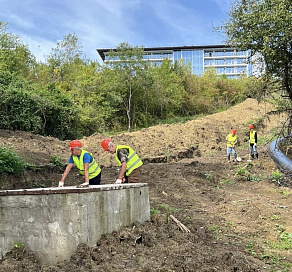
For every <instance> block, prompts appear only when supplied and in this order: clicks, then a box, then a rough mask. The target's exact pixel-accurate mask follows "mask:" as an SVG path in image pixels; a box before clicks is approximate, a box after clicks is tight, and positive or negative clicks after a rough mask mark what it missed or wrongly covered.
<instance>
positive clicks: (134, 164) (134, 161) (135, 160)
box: [116, 145, 143, 176]
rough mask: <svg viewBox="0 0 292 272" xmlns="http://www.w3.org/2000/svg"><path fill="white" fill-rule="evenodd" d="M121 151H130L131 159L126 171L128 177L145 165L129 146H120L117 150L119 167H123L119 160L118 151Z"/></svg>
mask: <svg viewBox="0 0 292 272" xmlns="http://www.w3.org/2000/svg"><path fill="white" fill-rule="evenodd" d="M119 149H128V150H129V157H128V159H127V169H126V176H129V175H130V174H131V173H132V172H133V170H135V169H137V168H138V167H140V166H141V165H143V162H142V161H141V159H140V158H139V156H138V155H137V153H136V152H135V151H134V150H133V149H132V148H131V147H129V146H127V145H118V146H117V149H116V160H117V162H118V165H119V166H122V163H121V161H120V160H119V158H118V151H119Z"/></svg>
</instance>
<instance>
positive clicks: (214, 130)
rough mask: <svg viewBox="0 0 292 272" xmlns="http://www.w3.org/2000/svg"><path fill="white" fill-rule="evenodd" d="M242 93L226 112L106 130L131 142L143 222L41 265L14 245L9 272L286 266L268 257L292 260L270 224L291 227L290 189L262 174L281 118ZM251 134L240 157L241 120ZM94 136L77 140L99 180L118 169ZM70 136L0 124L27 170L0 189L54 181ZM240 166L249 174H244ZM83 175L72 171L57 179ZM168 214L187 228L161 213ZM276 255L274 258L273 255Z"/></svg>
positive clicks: (271, 168)
mask: <svg viewBox="0 0 292 272" xmlns="http://www.w3.org/2000/svg"><path fill="white" fill-rule="evenodd" d="M273 111H274V107H273V106H272V105H271V104H268V103H262V104H258V102H257V101H256V100H253V99H247V100H246V101H245V102H243V103H241V104H239V105H237V106H234V107H232V108H230V109H228V110H227V111H224V112H220V113H216V114H213V115H210V116H207V117H204V118H199V119H196V120H192V121H188V122H186V123H184V124H176V125H159V126H155V127H150V128H147V129H142V130H141V131H136V132H132V133H123V134H120V135H115V136H113V137H112V139H113V141H114V142H115V143H117V144H127V145H130V146H132V147H133V148H134V149H135V150H136V151H137V153H138V154H139V155H140V157H141V158H142V159H143V161H144V165H143V173H142V178H141V182H146V183H148V185H149V189H150V205H151V220H150V221H149V222H145V223H144V224H138V223H137V224H133V225H132V226H129V227H127V228H124V229H122V230H120V231H119V232H114V233H111V234H107V235H104V236H103V237H102V238H101V239H100V240H99V241H96V246H95V247H88V246H86V245H85V244H80V245H79V247H78V249H77V251H76V252H75V254H73V256H72V257H71V260H70V261H68V262H60V263H58V264H56V265H46V266H41V265H40V264H39V263H38V262H37V260H36V258H35V256H34V255H33V253H32V252H30V251H29V248H26V247H24V248H20V249H19V248H13V249H11V251H10V252H8V253H7V254H6V255H5V256H3V257H2V259H1V260H0V272H8V271H13V272H14V271H28V272H32V271H45V272H48V271H51V272H53V271H70V272H75V271H76V272H77V271H109V272H111V271H144V272H148V271H149V272H150V271H160V272H162V271H163V272H170V271H198V272H203V271H204V272H211V271H214V272H215V271H220V272H222V271H223V272H225V271H226V272H227V271H230V272H231V271H289V270H280V269H281V267H278V266H277V263H276V262H275V257H273V256H276V255H275V254H277V256H281V258H282V259H280V260H282V261H283V262H286V263H292V255H291V252H289V250H288V251H287V250H279V249H274V248H273V246H272V245H273V244H275V243H280V240H279V226H283V227H285V231H286V232H287V233H292V225H291V218H292V210H291V207H292V197H291V194H292V190H291V188H290V184H289V182H287V183H286V184H285V185H286V186H277V184H275V183H274V182H272V181H271V178H270V177H271V175H272V174H273V173H275V171H276V170H277V169H276V165H275V163H274V162H273V161H272V160H271V158H270V157H269V155H268V152H267V148H268V144H269V141H270V140H271V139H272V136H273V135H274V134H275V132H276V131H277V130H279V128H280V127H281V124H282V123H283V122H284V121H285V116H284V115H278V114H271V112H273ZM251 123H254V124H255V125H256V128H257V131H258V135H259V144H258V146H259V147H258V149H259V159H258V160H254V161H252V162H251V163H248V162H247V160H248V143H247V138H248V126H249V124H251ZM234 128H235V129H237V131H238V137H239V147H238V153H239V156H240V157H241V158H242V161H241V162H233V163H228V162H227V159H226V141H225V137H226V135H227V134H228V133H229V132H230V130H231V129H234ZM104 137H105V136H104V135H101V134H96V135H92V136H90V137H85V138H83V139H81V141H82V142H83V144H84V148H85V149H86V150H88V151H90V152H92V153H93V154H94V156H95V158H96V159H97V160H98V161H99V163H100V165H101V166H102V169H103V171H102V183H103V184H107V183H113V182H114V181H115V178H116V175H117V168H116V162H115V159H114V157H113V156H112V155H110V154H107V153H105V152H103V150H102V148H101V145H100V143H101V140H102V139H103V138H104ZM69 143H70V141H60V140H58V139H56V138H52V137H43V136H39V135H33V134H30V133H25V132H21V131H7V130H0V144H1V145H2V146H7V145H9V146H12V147H14V149H15V150H16V151H17V152H18V154H20V155H21V156H22V157H23V158H25V160H26V161H27V162H29V163H31V164H33V165H35V167H32V169H30V170H29V171H27V172H26V173H25V174H22V175H20V176H9V175H8V176H3V175H2V176H1V180H0V185H1V188H0V189H2V190H3V189H16V188H32V187H34V188H35V187H44V186H46V187H51V186H57V184H58V181H59V180H60V177H61V175H62V172H63V168H62V166H61V165H60V166H56V165H55V164H53V163H52V156H57V157H59V158H61V159H62V162H63V163H66V162H67V161H68V159H69V156H70V152H69V150H68V146H69ZM245 170H248V171H245ZM81 182H83V180H82V177H80V176H79V175H78V172H77V171H76V169H75V170H73V171H72V172H71V173H70V175H69V177H68V179H67V180H66V183H65V184H66V185H77V184H79V183H81ZM170 215H173V216H175V218H177V219H178V220H179V221H180V222H181V223H183V224H184V225H185V226H186V227H187V228H188V229H189V230H190V233H187V232H183V231H182V230H181V229H180V228H179V227H178V225H177V224H176V223H175V222H174V221H173V220H172V219H170ZM278 260H279V259H278Z"/></svg>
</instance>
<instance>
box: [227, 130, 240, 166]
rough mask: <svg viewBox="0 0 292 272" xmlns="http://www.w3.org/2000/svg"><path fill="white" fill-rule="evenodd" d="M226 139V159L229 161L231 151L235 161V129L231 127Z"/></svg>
mask: <svg viewBox="0 0 292 272" xmlns="http://www.w3.org/2000/svg"><path fill="white" fill-rule="evenodd" d="M226 141H227V159H228V162H230V155H231V152H232V154H233V156H234V161H236V158H237V153H236V144H237V130H236V129H233V130H232V133H229V134H228V135H227V137H226Z"/></svg>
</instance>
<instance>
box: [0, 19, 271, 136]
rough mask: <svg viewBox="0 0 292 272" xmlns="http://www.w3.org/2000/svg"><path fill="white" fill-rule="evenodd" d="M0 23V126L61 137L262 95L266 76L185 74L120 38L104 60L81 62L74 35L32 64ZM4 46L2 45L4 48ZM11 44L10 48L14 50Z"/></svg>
mask: <svg viewBox="0 0 292 272" xmlns="http://www.w3.org/2000/svg"><path fill="white" fill-rule="evenodd" d="M7 30H8V29H7V25H6V24H4V23H1V22H0V49H1V48H3V47H4V46H6V47H5V50H4V51H3V52H2V51H1V54H0V98H1V101H0V128H2V129H15V130H16V129H17V130H24V131H29V132H33V133H36V134H41V135H45V136H47V135H50V136H53V137H57V138H59V139H73V138H81V137H82V136H89V135H92V134H93V133H96V132H99V133H107V132H108V131H113V132H119V131H125V130H132V129H137V128H143V127H148V126H151V125H154V124H157V123H171V122H174V121H175V120H189V119H194V118H196V116H200V115H202V114H210V113H213V112H218V111H220V110H222V109H226V108H228V107H230V106H232V105H234V104H236V103H239V102H241V101H242V100H243V99H245V98H246V97H247V96H249V97H256V98H258V97H260V95H261V94H262V92H261V90H264V89H266V88H267V86H269V84H268V83H267V81H264V80H261V79H255V78H241V79H237V80H231V79H228V78H227V77H226V76H218V75H217V74H216V72H215V71H214V70H210V71H207V72H206V73H205V74H204V75H203V76H197V75H192V74H191V69H190V66H189V65H185V64H184V63H183V61H181V62H175V63H172V61H171V60H169V59H165V60H164V61H163V63H162V65H161V66H151V65H149V62H147V61H145V60H144V59H143V58H144V51H143V47H132V46H130V45H129V44H128V43H121V44H120V45H118V46H117V50H116V51H112V52H110V53H109V57H110V59H112V60H116V59H117V58H118V59H120V60H121V61H112V62H111V61H110V62H108V64H106V65H103V66H101V65H99V64H98V63H97V62H94V61H90V60H88V59H86V57H85V55H84V54H83V52H82V45H81V44H80V43H79V41H78V37H77V36H76V35H75V34H68V35H66V36H65V37H64V39H63V40H62V41H60V42H58V43H57V45H56V47H55V48H53V49H52V52H51V54H50V55H48V56H47V58H46V62H45V63H36V62H35V61H34V57H33V56H32V55H31V54H30V52H29V50H28V49H27V48H26V47H25V46H23V44H22V42H21V41H20V40H19V38H18V37H17V36H13V35H12V34H10V33H9V32H8V31H7ZM6 49H7V50H6ZM14 49H15V50H14Z"/></svg>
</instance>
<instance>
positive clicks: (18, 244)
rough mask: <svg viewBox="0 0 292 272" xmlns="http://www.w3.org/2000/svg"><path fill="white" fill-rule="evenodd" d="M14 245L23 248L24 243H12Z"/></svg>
mask: <svg viewBox="0 0 292 272" xmlns="http://www.w3.org/2000/svg"><path fill="white" fill-rule="evenodd" d="M14 247H15V248H24V247H25V243H22V242H19V243H14Z"/></svg>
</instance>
